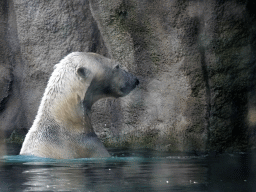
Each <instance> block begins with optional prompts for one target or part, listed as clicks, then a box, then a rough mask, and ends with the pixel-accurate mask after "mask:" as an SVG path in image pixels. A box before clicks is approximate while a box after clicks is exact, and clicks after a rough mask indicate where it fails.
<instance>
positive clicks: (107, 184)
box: [0, 147, 256, 192]
mask: <svg viewBox="0 0 256 192" xmlns="http://www.w3.org/2000/svg"><path fill="white" fill-rule="evenodd" d="M10 148H11V150H8V151H9V154H8V155H7V156H4V157H1V160H0V191H1V192H2V191H106V192H108V191H191V192H192V191H193V192H196V191H198V192H203V191H214V192H215V191H216V192H217V191H231V192H235V191H243V192H244V191H256V175H255V173H256V171H255V167H256V166H255V165H256V161H255V157H256V155H255V153H234V154H222V155H220V154H209V155H205V154H204V155H198V154H188V153H164V152H155V151H149V150H117V149H115V150H114V149H109V151H110V153H111V154H112V156H113V157H111V158H102V159H88V158H84V159H72V160H55V159H47V158H38V157H33V156H20V155H16V153H17V150H15V147H14V149H13V148H12V147H10ZM12 153H13V154H12Z"/></svg>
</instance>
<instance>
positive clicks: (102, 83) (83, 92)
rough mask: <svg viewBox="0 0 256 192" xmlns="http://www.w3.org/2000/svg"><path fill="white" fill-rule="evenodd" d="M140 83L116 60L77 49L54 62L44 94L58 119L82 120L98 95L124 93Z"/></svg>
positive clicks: (117, 95)
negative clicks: (58, 61) (53, 68)
mask: <svg viewBox="0 0 256 192" xmlns="http://www.w3.org/2000/svg"><path fill="white" fill-rule="evenodd" d="M138 84H139V80H138V79H137V78H136V77H135V76H134V75H133V74H131V73H129V72H127V70H125V69H124V68H123V67H121V66H120V65H119V64H118V63H117V62H116V61H114V60H111V59H108V58H106V57H103V56H101V55H99V54H96V53H82V52H75V53H71V54H69V55H68V56H66V57H65V58H64V59H63V60H61V61H60V63H59V64H57V65H55V70H54V72H53V74H52V76H51V78H50V80H49V82H48V86H47V90H46V92H45V96H44V98H46V99H47V97H48V101H50V100H51V101H50V102H51V104H48V105H47V106H50V108H51V109H50V110H51V111H52V114H54V115H53V116H55V117H57V119H59V120H60V121H59V122H63V121H64V120H66V121H67V120H68V119H69V120H68V121H73V122H74V121H77V122H79V121H78V120H76V119H79V118H80V117H81V116H82V113H84V112H82V111H85V112H86V113H88V111H89V112H90V109H91V107H92V105H93V104H94V103H95V102H96V101H98V100H99V99H101V98H105V97H116V98H117V97H122V96H125V95H127V94H129V93H130V92H131V91H132V90H133V89H134V88H135V87H136V86H137V85H138ZM42 105H43V104H42ZM53 106H54V107H53ZM81 106H83V107H82V108H83V109H82V110H81Z"/></svg>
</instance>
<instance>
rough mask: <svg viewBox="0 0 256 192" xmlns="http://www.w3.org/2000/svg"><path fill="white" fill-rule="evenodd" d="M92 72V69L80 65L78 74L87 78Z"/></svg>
mask: <svg viewBox="0 0 256 192" xmlns="http://www.w3.org/2000/svg"><path fill="white" fill-rule="evenodd" d="M90 73H91V71H90V70H89V69H86V68H84V67H79V68H78V69H77V74H78V75H79V76H80V77H82V78H86V77H88V75H89V74H90Z"/></svg>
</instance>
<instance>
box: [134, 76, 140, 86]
mask: <svg viewBox="0 0 256 192" xmlns="http://www.w3.org/2000/svg"><path fill="white" fill-rule="evenodd" d="M139 84H140V81H139V79H137V78H136V81H135V86H137V85H139Z"/></svg>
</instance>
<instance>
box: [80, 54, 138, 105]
mask: <svg viewBox="0 0 256 192" xmlns="http://www.w3.org/2000/svg"><path fill="white" fill-rule="evenodd" d="M84 57H85V62H86V64H83V63H82V65H80V66H79V67H78V68H77V73H76V74H77V75H78V76H79V77H80V78H81V80H82V81H83V80H84V81H85V82H87V83H88V82H89V84H90V85H89V87H88V88H87V90H86V92H85V96H84V105H85V106H86V107H89V108H90V107H91V106H92V104H93V103H95V102H96V101H97V100H99V99H101V98H105V97H115V98H118V97H123V96H125V95H127V94H129V93H130V92H131V91H132V90H133V89H134V88H135V87H136V86H137V85H138V84H139V80H138V79H137V78H136V77H135V76H134V75H133V74H131V73H129V72H127V70H126V69H124V68H123V67H121V66H120V65H119V64H118V63H117V62H116V61H114V60H111V59H108V58H106V57H103V56H101V55H98V54H95V53H86V54H84Z"/></svg>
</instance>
